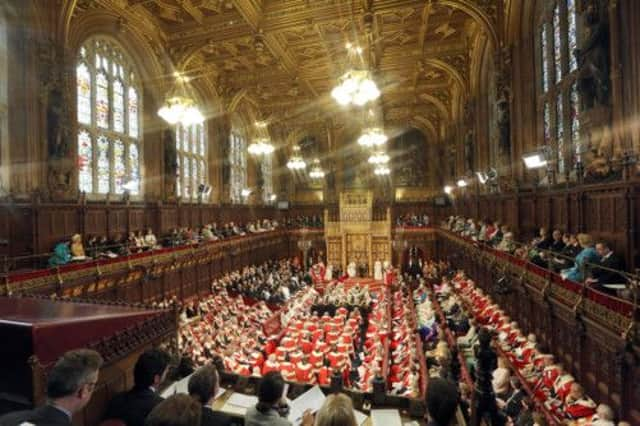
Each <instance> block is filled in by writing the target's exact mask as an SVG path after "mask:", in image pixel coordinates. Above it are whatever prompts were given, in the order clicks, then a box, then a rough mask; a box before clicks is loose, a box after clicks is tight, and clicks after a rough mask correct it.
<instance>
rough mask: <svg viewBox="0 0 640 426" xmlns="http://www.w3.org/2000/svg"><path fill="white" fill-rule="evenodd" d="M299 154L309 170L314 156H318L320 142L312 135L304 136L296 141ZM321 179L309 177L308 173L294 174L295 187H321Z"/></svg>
mask: <svg viewBox="0 0 640 426" xmlns="http://www.w3.org/2000/svg"><path fill="white" fill-rule="evenodd" d="M298 146H299V147H300V154H302V158H304V161H306V162H307V170H310V167H311V162H312V161H313V159H314V158H320V157H321V155H320V144H319V143H318V141H317V139H316V138H315V137H314V136H306V137H304V138H302V139H301V140H300V141H299V142H298ZM323 182H324V181H323V179H311V178H310V177H309V174H308V173H297V174H296V180H295V183H296V188H297V189H322V185H323Z"/></svg>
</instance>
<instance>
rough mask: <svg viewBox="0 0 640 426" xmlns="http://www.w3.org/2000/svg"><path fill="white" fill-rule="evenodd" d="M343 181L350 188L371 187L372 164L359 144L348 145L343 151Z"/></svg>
mask: <svg viewBox="0 0 640 426" xmlns="http://www.w3.org/2000/svg"><path fill="white" fill-rule="evenodd" d="M341 156H342V161H343V165H344V166H343V182H344V187H345V188H348V189H358V188H369V181H370V176H369V173H370V172H371V165H370V164H369V163H368V162H367V155H366V153H365V152H364V150H362V149H361V148H360V147H359V146H357V144H351V145H347V146H346V147H345V148H343V149H342V151H341Z"/></svg>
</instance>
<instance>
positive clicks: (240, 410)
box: [220, 404, 247, 416]
mask: <svg viewBox="0 0 640 426" xmlns="http://www.w3.org/2000/svg"><path fill="white" fill-rule="evenodd" d="M220 411H222V412H223V413H226V414H233V415H236V416H244V415H245V414H247V408H246V407H238V406H237V405H231V404H224V405H223V406H222V409H221V410H220Z"/></svg>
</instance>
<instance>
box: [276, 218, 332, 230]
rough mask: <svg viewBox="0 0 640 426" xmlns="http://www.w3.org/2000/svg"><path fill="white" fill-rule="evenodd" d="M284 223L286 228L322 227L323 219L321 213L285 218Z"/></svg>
mask: <svg viewBox="0 0 640 426" xmlns="http://www.w3.org/2000/svg"><path fill="white" fill-rule="evenodd" d="M285 225H286V227H287V229H304V228H314V229H322V228H324V221H323V219H322V216H321V215H312V216H296V217H289V218H287V219H286V221H285Z"/></svg>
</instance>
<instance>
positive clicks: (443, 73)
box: [85, 0, 498, 138]
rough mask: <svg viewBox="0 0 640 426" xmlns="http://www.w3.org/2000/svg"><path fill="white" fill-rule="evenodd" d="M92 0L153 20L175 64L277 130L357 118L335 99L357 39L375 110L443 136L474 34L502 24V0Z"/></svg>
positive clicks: (388, 122)
mask: <svg viewBox="0 0 640 426" xmlns="http://www.w3.org/2000/svg"><path fill="white" fill-rule="evenodd" d="M86 1H87V0H85V2H86ZM93 3H101V4H102V5H103V6H110V7H119V8H123V9H126V13H127V16H129V17H135V18H134V19H136V20H140V22H141V24H140V25H144V26H145V27H146V28H149V27H153V28H155V29H156V30H157V31H158V33H159V38H160V39H161V40H163V41H164V42H165V43H166V46H167V47H168V49H169V55H170V58H171V62H172V63H173V64H174V66H175V67H176V68H177V69H178V70H180V71H185V72H186V73H187V74H188V75H190V76H192V77H195V78H196V79H197V80H200V79H202V80H203V82H206V85H207V86H208V87H211V88H213V89H215V92H216V94H217V95H218V96H219V97H221V98H222V101H223V104H224V105H225V107H226V108H233V107H234V106H235V103H237V102H238V101H239V100H240V99H243V100H244V101H246V102H249V103H250V104H251V105H252V106H253V107H254V108H255V110H257V111H258V115H259V116H261V118H263V119H268V121H269V123H270V124H271V126H273V127H274V128H276V127H277V128H280V129H281V130H282V129H287V130H290V129H292V128H295V127H300V126H309V127H310V128H313V127H317V128H324V126H326V123H327V122H331V123H333V125H334V126H335V127H336V128H338V129H340V128H341V127H345V126H346V127H348V126H349V121H353V117H354V115H353V114H350V113H349V112H345V111H344V110H341V109H340V108H338V107H337V105H336V104H335V103H334V101H333V99H331V97H330V91H331V89H332V88H333V86H334V85H335V83H336V79H337V77H338V76H339V75H341V74H342V73H343V72H344V70H345V68H344V66H345V60H346V59H347V56H348V55H347V50H346V48H345V44H346V43H347V42H351V43H356V44H358V45H360V46H362V48H363V53H362V60H363V61H364V62H365V63H367V64H368V65H369V67H370V69H371V70H372V71H373V72H374V75H375V78H376V81H377V83H378V86H379V87H380V88H381V89H382V93H383V95H382V97H381V101H380V103H379V105H378V107H379V108H377V111H381V115H382V118H383V120H384V124H385V126H386V127H388V128H389V127H399V128H402V127H407V126H414V127H418V128H421V129H422V130H423V131H425V132H426V133H427V134H428V135H429V136H431V137H433V138H437V137H438V135H440V134H441V132H442V129H443V128H444V126H445V125H446V124H447V123H449V122H451V121H452V120H453V119H455V118H456V117H457V116H459V114H460V111H461V110H462V107H461V106H462V104H463V103H464V100H465V99H464V98H465V96H466V95H467V94H468V91H469V88H470V79H471V77H472V76H471V75H470V70H471V69H472V66H473V63H472V62H473V60H474V59H473V58H474V55H475V54H476V53H475V52H474V49H476V48H477V43H476V40H477V39H478V37H485V38H486V39H487V40H489V41H490V42H491V41H493V42H495V39H496V35H495V34H496V28H497V27H498V26H497V25H496V22H498V8H497V7H496V3H498V0H427V1H425V0H421V1H420V0H94V1H93ZM476 50H477V49H476Z"/></svg>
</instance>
